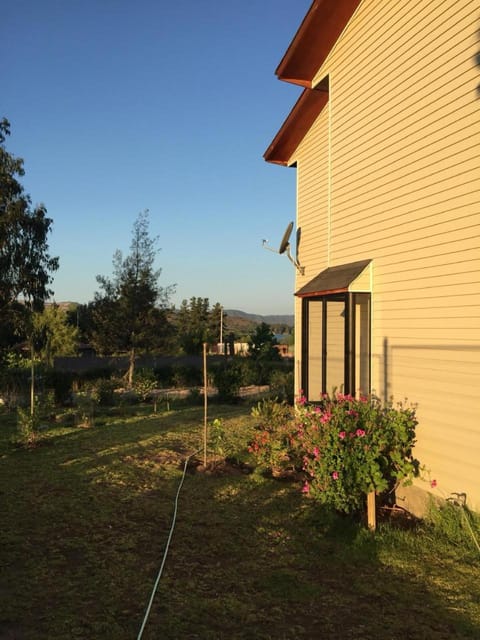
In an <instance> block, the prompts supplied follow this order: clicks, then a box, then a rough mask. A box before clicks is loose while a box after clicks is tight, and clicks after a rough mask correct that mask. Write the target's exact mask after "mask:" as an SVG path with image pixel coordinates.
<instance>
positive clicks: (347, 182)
mask: <svg viewBox="0 0 480 640" xmlns="http://www.w3.org/2000/svg"><path fill="white" fill-rule="evenodd" d="M479 28H480V12H479V9H478V3H477V2H476V1H473V0H436V1H434V2H428V3H427V2H423V1H422V2H416V1H415V0H399V1H398V2H384V1H383V0H364V2H362V3H361V4H360V6H359V8H358V9H357V12H356V13H355V14H354V16H353V18H352V19H351V20H350V23H349V24H348V25H347V27H346V29H345V30H344V32H343V34H342V36H341V37H340V39H339V40H338V41H337V43H336V45H335V47H334V49H333V50H332V51H331V53H330V55H329V57H328V58H327V60H326V62H325V64H324V65H323V67H322V68H321V69H320V70H319V72H318V74H317V76H316V81H320V80H321V79H322V78H324V77H325V75H328V76H329V84H330V97H329V103H328V105H327V107H326V108H325V109H324V110H323V112H322V113H321V114H320V116H319V117H318V118H317V120H316V122H315V123H314V125H313V126H312V128H311V129H310V131H309V133H308V134H307V135H306V137H305V138H304V139H303V141H302V143H301V144H300V146H299V147H298V149H297V150H296V152H295V154H294V157H292V158H291V162H296V163H297V172H298V221H297V224H298V226H299V227H300V228H301V230H302V239H301V245H300V251H299V260H300V263H301V264H302V265H304V266H305V267H306V269H305V275H304V276H298V278H297V283H296V286H297V288H299V287H301V286H302V285H303V284H305V283H306V282H308V281H309V280H310V279H311V278H312V277H314V276H315V275H316V274H317V273H318V272H319V271H321V270H322V269H324V268H326V267H327V266H334V265H339V264H342V263H348V262H353V261H356V260H360V259H365V258H372V259H373V289H372V294H373V295H372V304H373V306H372V390H373V391H374V392H376V393H377V394H378V395H380V396H382V397H384V398H390V397H392V396H393V398H394V400H396V401H400V400H403V399H405V398H407V399H408V401H410V402H412V403H416V404H417V405H418V410H417V413H418V417H419V421H420V424H419V427H418V431H417V433H418V445H417V447H416V454H417V456H418V458H419V459H420V461H421V462H422V463H423V464H424V465H425V466H426V468H427V469H428V470H429V472H430V477H431V478H435V479H436V480H437V482H438V487H439V491H441V492H442V493H443V494H444V495H445V497H447V496H448V495H449V494H450V493H451V492H465V493H466V494H467V504H469V505H470V506H472V507H473V508H475V509H478V510H480V417H479V416H480V393H479V382H480V169H479V156H480V124H479V117H478V114H479V107H480V92H479V85H480V67H478V66H476V56H477V55H478V52H479V50H480V45H479V42H478V32H479ZM296 311H297V313H299V311H300V304H299V302H297V307H296ZM298 317H299V316H298ZM296 324H297V332H298V331H299V326H298V325H299V324H300V323H298V322H297V323H296ZM296 345H297V346H296V349H297V352H296V358H297V360H299V359H300V353H301V351H300V349H301V343H300V336H299V335H297V336H296ZM297 371H298V368H297ZM421 486H424V487H428V486H429V485H428V484H427V483H423V485H421Z"/></svg>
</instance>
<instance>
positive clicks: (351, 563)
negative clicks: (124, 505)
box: [147, 476, 480, 640]
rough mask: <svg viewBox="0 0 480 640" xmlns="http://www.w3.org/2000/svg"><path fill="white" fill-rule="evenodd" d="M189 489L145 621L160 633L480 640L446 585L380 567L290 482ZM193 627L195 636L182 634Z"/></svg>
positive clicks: (229, 482) (372, 553)
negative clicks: (161, 579)
mask: <svg viewBox="0 0 480 640" xmlns="http://www.w3.org/2000/svg"><path fill="white" fill-rule="evenodd" d="M193 482H194V481H193ZM193 482H192V481H190V486H189V487H187V488H186V493H185V495H184V497H183V501H184V505H183V509H182V515H181V518H180V521H179V527H178V529H177V532H176V536H177V541H178V545H174V548H173V549H172V554H171V557H170V559H169V564H168V567H169V568H168V572H167V581H166V583H165V584H164V585H163V588H162V589H161V597H160V598H159V605H158V609H157V612H156V614H155V616H154V617H152V627H153V629H155V628H156V629H157V630H158V629H159V628H162V637H164V638H172V639H173V638H175V637H179V635H178V634H179V633H180V632H181V633H182V634H184V633H185V634H186V636H187V637H192V638H193V637H195V638H210V637H212V638H242V639H243V638H265V639H267V638H272V639H273V638H288V639H290V638H291V639H292V640H294V639H295V638H299V637H302V638H319V639H320V638H322V639H326V640H329V639H330V638H331V639H333V638H335V639H336V640H342V639H347V638H348V639H352V640H353V639H362V638H363V639H365V640H367V639H368V640H376V639H378V640H380V639H381V640H386V639H391V640H397V639H398V640H405V639H409V638H412V639H413V638H415V639H417V638H424V639H425V640H426V639H427V638H428V639H429V640H440V639H441V640H447V638H448V639H451V638H472V639H473V638H478V637H479V632H480V626H478V625H477V624H475V622H472V621H471V620H470V619H469V618H468V617H467V616H466V615H464V614H462V613H459V612H458V609H459V608H460V606H461V602H460V601H459V600H457V601H453V596H455V587H454V585H453V584H452V585H450V586H451V589H448V588H445V585H441V584H440V585H438V580H437V577H438V576H435V577H434V576H432V577H431V579H430V578H429V576H428V575H425V573H424V572H423V571H421V570H419V571H418V572H416V571H415V570H412V566H413V567H414V566H415V562H413V563H411V565H410V567H409V569H402V567H401V566H395V563H394V562H390V563H386V562H385V560H384V559H382V557H381V556H380V555H379V548H378V544H377V542H376V539H375V537H374V536H372V535H371V534H370V533H369V532H367V531H366V530H365V529H364V528H362V527H359V526H358V525H357V524H355V523H353V522H352V521H351V520H349V519H348V518H339V517H338V516H337V515H334V514H331V513H328V512H326V511H325V510H322V509H321V508H319V507H316V506H315V505H314V504H313V503H312V501H310V500H305V499H302V498H301V496H300V495H299V494H292V487H291V486H287V485H285V484H282V483H279V482H275V481H270V482H266V483H265V482H263V483H257V482H255V481H254V479H253V478H248V477H246V478H245V477H243V478H242V477H241V476H238V477H232V478H225V477H223V478H222V479H217V478H203V479H200V480H199V485H201V486H202V490H201V491H200V490H198V489H197V488H196V487H195V485H194V484H193ZM208 485H210V486H209V488H210V495H209V496H208V497H206V498H205V494H204V489H205V486H208ZM202 502H203V508H202ZM188 540H190V544H191V547H192V548H191V551H190V553H189V554H188V558H185V556H184V554H183V553H182V552H181V550H182V549H184V548H185V546H187V545H188V542H187V541H188ZM399 540H400V541H401V537H400V538H399ZM399 544H400V543H399ZM418 562H420V563H421V558H420V557H419V558H418ZM437 569H438V567H437ZM445 570H448V569H447V565H446V566H445ZM443 577H444V579H445V581H448V579H449V577H448V575H444V576H443ZM435 581H436V582H437V584H435ZM472 583H473V582H472ZM175 594H176V595H175ZM181 594H183V596H182V595H181ZM187 594H188V598H187ZM457 595H458V594H457ZM183 598H185V599H187V600H188V606H185V608H184V609H183V610H182V613H181V614H180V615H179V614H178V610H177V607H178V599H180V601H181V600H182V599H183ZM477 603H478V601H477ZM220 612H223V614H221V613H220ZM192 629H196V634H197V635H195V634H194V635H188V634H189V633H190V634H191V630H192ZM176 634H177V635H176ZM147 637H148V638H154V637H156V636H155V633H154V632H153V631H152V633H151V635H149V636H147Z"/></svg>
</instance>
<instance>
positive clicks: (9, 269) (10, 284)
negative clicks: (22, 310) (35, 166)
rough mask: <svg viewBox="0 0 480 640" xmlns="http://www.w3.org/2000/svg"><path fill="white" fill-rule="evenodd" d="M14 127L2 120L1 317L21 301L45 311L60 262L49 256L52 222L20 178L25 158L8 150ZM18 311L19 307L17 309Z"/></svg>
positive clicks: (0, 164)
mask: <svg viewBox="0 0 480 640" xmlns="http://www.w3.org/2000/svg"><path fill="white" fill-rule="evenodd" d="M9 135H10V123H9V122H8V120H7V119H6V118H3V119H2V120H0V315H1V316H2V317H3V315H4V314H8V313H10V312H11V308H12V306H13V307H15V303H16V301H17V300H18V299H21V300H22V301H23V302H24V303H25V304H26V306H27V307H28V308H30V309H34V310H41V309H42V308H43V304H44V301H45V300H46V299H47V298H48V297H49V296H50V295H51V294H52V293H53V292H52V291H51V290H50V288H49V286H50V284H51V282H52V275H51V274H52V273H53V272H54V271H56V270H57V269H58V258H53V257H51V256H50V254H49V247H48V234H49V233H50V231H51V227H52V223H53V221H52V219H51V218H49V217H47V210H46V208H45V206H44V205H43V204H39V205H36V206H35V207H32V202H31V199H30V196H29V195H28V194H26V193H25V191H24V188H23V186H22V185H21V184H20V182H19V180H18V178H20V177H22V176H24V175H25V171H24V168H23V160H22V158H17V157H15V156H14V155H12V154H11V153H9V152H8V151H7V150H6V148H5V140H6V138H7V136H9ZM15 308H17V310H18V307H15Z"/></svg>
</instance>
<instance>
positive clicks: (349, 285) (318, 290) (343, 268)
mask: <svg viewBox="0 0 480 640" xmlns="http://www.w3.org/2000/svg"><path fill="white" fill-rule="evenodd" d="M371 264H372V261H371V260H359V261H358V262H350V263H348V264H341V265H339V266H337V267H328V269H325V270H324V271H320V273H319V274H318V275H317V276H315V278H313V280H310V282H307V284H306V285H304V286H303V287H301V289H299V290H298V291H296V292H295V295H296V296H298V297H299V298H307V297H308V298H311V297H313V296H324V295H327V294H331V293H344V292H346V291H353V292H355V291H357V292H360V291H371V289H372V285H371V281H372V278H371Z"/></svg>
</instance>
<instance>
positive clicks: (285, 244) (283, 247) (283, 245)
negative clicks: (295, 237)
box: [278, 222, 293, 254]
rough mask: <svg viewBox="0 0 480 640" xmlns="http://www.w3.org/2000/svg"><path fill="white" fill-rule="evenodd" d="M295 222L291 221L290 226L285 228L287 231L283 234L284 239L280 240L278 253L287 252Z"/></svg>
mask: <svg viewBox="0 0 480 640" xmlns="http://www.w3.org/2000/svg"><path fill="white" fill-rule="evenodd" d="M292 229H293V222H290V224H289V225H288V227H287V228H286V229H285V233H284V234H283V238H282V241H281V242H280V247H279V249H278V253H280V254H282V253H285V251H286V250H287V247H289V246H290V245H289V241H290V236H291V234H292Z"/></svg>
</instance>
